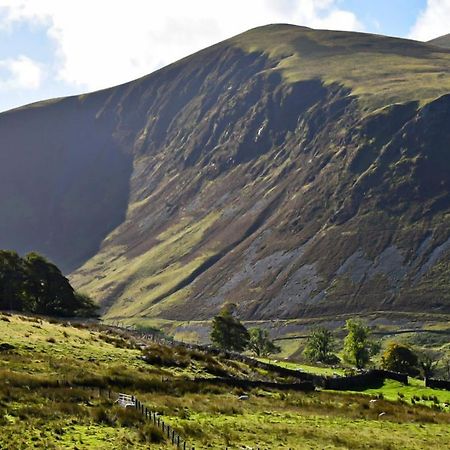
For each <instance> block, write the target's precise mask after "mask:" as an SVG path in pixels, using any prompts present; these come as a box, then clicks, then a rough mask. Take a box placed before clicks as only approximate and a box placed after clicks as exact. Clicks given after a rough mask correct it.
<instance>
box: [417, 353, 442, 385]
mask: <svg viewBox="0 0 450 450" xmlns="http://www.w3.org/2000/svg"><path fill="white" fill-rule="evenodd" d="M418 359H419V365H420V368H421V370H422V375H423V376H424V378H431V377H432V376H433V375H434V372H435V371H436V367H437V365H438V363H439V359H440V357H439V355H438V354H437V353H435V352H431V351H428V350H427V351H422V352H420V353H419V358H418Z"/></svg>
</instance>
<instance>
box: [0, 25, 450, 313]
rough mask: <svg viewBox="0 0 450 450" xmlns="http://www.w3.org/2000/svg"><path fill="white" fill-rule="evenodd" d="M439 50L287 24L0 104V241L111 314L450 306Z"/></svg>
mask: <svg viewBox="0 0 450 450" xmlns="http://www.w3.org/2000/svg"><path fill="white" fill-rule="evenodd" d="M449 69H450V51H449V50H445V49H437V48H436V47H435V46H430V45H428V44H423V43H419V42H414V41H407V40H402V39H394V38H387V37H382V36H375V35H367V34H359V33H346V32H331V31H316V30H311V29H308V28H302V27H295V26H289V25H272V26H267V27H262V28H258V29H254V30H251V31H249V32H247V33H244V34H242V35H239V36H237V37H235V38H232V39H230V40H228V41H224V42H222V43H219V44H217V45H215V46H213V47H210V48H208V49H206V50H203V51H201V52H199V53H197V54H195V55H192V56H190V57H188V58H185V59H184V60H181V61H179V62H177V63H175V64H173V65H171V66H168V67H166V68H164V69H162V70H160V71H158V72H155V73H153V74H151V75H149V76H147V77H144V78H142V79H139V80H136V81H134V82H131V83H128V84H126V85H123V86H119V87H117V88H112V89H109V90H105V91H101V92H98V93H94V94H88V95H86V96H82V97H78V98H69V99H61V100H58V101H56V102H53V103H42V104H38V105H32V106H30V107H25V108H22V109H19V110H14V111H11V112H9V113H5V114H3V115H1V116H0V142H1V144H0V155H1V158H2V164H0V183H1V190H0V213H1V217H2V220H1V222H0V226H1V230H0V246H2V247H14V248H16V249H19V250H20V251H24V250H28V249H30V248H33V249H36V250H38V251H42V252H44V253H46V254H47V255H49V256H50V257H51V258H54V259H55V260H56V262H57V263H59V264H60V265H62V266H63V267H65V268H66V270H68V271H71V270H73V269H75V268H76V270H75V271H74V272H73V273H72V275H71V279H72V281H73V283H74V284H75V285H76V287H77V288H79V289H81V290H85V291H88V292H90V293H91V294H93V295H94V296H95V297H96V298H97V299H98V300H99V301H100V302H101V304H102V306H103V308H104V312H105V316H106V317H107V318H109V319H117V318H123V317H128V318H133V320H136V321H138V320H140V319H141V318H143V317H159V318H163V319H170V320H172V319H178V320H189V319H207V318H209V317H211V316H212V315H213V314H215V313H216V312H217V311H218V309H219V308H220V306H221V305H222V304H223V303H224V302H225V301H229V300H232V301H235V302H236V303H237V304H238V305H239V308H240V313H241V314H242V315H243V316H244V317H245V318H252V319H272V318H286V319H287V318H297V317H302V316H305V315H306V316H308V315H309V316H311V315H319V314H320V315H321V314H334V313H335V312H336V311H339V312H355V311H357V312H361V311H371V310H399V311H417V310H424V311H428V312H440V313H450V293H449V292H450V290H449V284H450V283H449V281H448V280H449V269H448V261H449V252H448V251H449V250H450V233H449V221H450V215H449V207H450V197H449V189H450V171H449V161H450V154H449V152H450V148H449V143H450V131H449V130H448V127H447V124H448V122H449V119H450V71H449Z"/></svg>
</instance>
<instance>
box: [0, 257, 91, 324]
mask: <svg viewBox="0 0 450 450" xmlns="http://www.w3.org/2000/svg"><path fill="white" fill-rule="evenodd" d="M0 309H4V310H15V311H24V312H30V313H36V314H45V315H50V316H63V317H68V316H79V315H82V316H84V317H92V316H95V315H96V310H97V307H96V306H95V304H94V302H93V301H92V300H91V299H90V298H89V297H88V296H87V295H85V294H77V293H76V292H75V291H74V289H73V288H72V286H71V285H70V283H69V280H68V279H67V278H66V277H65V276H64V275H63V274H62V273H61V271H60V270H59V269H58V267H56V266H55V265H54V264H52V263H51V262H50V261H48V260H47V259H45V258H44V257H43V256H41V255H39V254H37V253H34V252H33V253H29V254H28V255H27V256H26V257H25V258H21V257H20V256H19V255H18V254H17V253H16V252H12V251H6V250H0Z"/></svg>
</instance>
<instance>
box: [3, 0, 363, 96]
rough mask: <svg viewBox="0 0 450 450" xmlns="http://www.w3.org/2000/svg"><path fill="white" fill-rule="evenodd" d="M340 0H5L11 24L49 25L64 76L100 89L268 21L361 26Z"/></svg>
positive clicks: (49, 33)
mask: <svg viewBox="0 0 450 450" xmlns="http://www.w3.org/2000/svg"><path fill="white" fill-rule="evenodd" d="M337 3H338V2H337V1H336V0H227V1H225V0H223V1H220V2H219V1H211V0H190V1H186V0H163V1H162V0H151V1H149V0H127V1H124V0H115V1H107V0H77V1H75V0H66V1H61V0H39V1H35V0H0V8H1V7H3V8H5V9H4V11H5V12H6V16H5V17H6V19H5V21H6V23H7V24H11V23H15V22H20V21H27V22H31V23H33V22H34V23H39V24H41V25H42V24H44V25H45V26H47V30H48V31H47V33H48V36H49V37H50V38H51V39H53V40H54V42H55V43H56V48H57V73H58V77H59V79H60V80H62V81H65V82H67V83H70V84H72V85H77V86H79V87H82V88H88V89H98V88H102V87H106V86H109V85H114V84H118V83H121V82H125V81H129V80H131V79H133V78H136V77H139V76H142V75H145V74H147V73H149V72H151V71H153V70H155V69H157V68H159V67H161V66H163V65H166V64H168V63H171V62H173V61H175V60H177V59H179V58H181V57H183V56H186V55H188V54H190V53H192V52H194V51H197V50H199V49H201V48H203V47H206V46H208V45H212V44H214V43H215V42H217V41H220V40H222V39H225V38H227V37H230V36H232V35H234V34H238V33H240V32H243V31H245V30H247V29H249V28H252V27H255V26H259V25H264V24H268V23H277V22H285V23H286V22H287V23H295V24H298V25H305V26H311V27H315V28H330V29H345V30H361V29H362V26H361V24H360V23H359V22H358V20H357V18H356V16H355V15H354V14H353V13H351V12H349V11H344V10H342V9H340V8H339V7H338V6H337Z"/></svg>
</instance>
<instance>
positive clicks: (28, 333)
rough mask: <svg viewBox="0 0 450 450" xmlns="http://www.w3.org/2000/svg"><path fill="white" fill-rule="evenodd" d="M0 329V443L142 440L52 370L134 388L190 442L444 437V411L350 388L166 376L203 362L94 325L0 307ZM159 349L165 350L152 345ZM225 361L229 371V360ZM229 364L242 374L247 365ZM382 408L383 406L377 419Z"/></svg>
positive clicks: (195, 372)
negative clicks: (196, 382) (272, 387)
mask: <svg viewBox="0 0 450 450" xmlns="http://www.w3.org/2000/svg"><path fill="white" fill-rule="evenodd" d="M0 335H1V336H2V339H1V341H2V343H5V342H8V343H10V344H12V345H14V346H15V349H14V350H13V351H10V352H2V353H0V371H1V376H2V379H3V380H4V383H3V384H2V387H1V389H0V409H1V410H2V419H1V424H0V427H1V433H0V447H2V446H3V447H4V446H5V445H6V446H7V448H9V449H15V448H50V449H53V448H55V449H56V448H102V449H110V448H111V449H112V448H116V449H117V448H118V449H121V448H148V443H145V442H144V441H142V438H141V437H140V436H141V435H142V430H143V427H142V424H140V423H138V422H137V421H136V418H135V417H132V416H129V415H127V414H124V412H123V411H122V410H120V409H118V408H114V407H113V406H112V404H111V402H110V401H108V399H105V398H103V397H101V398H98V397H97V396H92V395H90V394H89V391H85V390H81V389H78V388H76V387H74V388H73V389H65V388H57V387H55V386H54V385H52V384H51V383H52V380H55V379H56V378H58V379H68V380H72V381H75V380H84V383H85V384H89V383H91V384H98V383H100V382H101V384H102V385H103V386H104V387H108V386H109V387H112V388H113V389H115V390H122V391H126V392H130V393H135V394H137V395H138V396H139V398H140V399H141V400H144V402H145V404H146V405H147V406H149V407H151V408H153V409H155V410H157V411H159V412H160V413H161V414H163V415H164V419H165V421H166V422H168V423H170V424H172V425H174V427H175V428H176V429H177V430H178V431H179V432H180V433H181V434H182V435H184V436H186V437H187V438H188V439H189V440H190V442H192V443H193V444H194V445H195V448H198V449H202V448H211V447H212V448H222V447H224V446H228V447H239V446H244V445H247V446H251V447H254V446H255V445H258V446H259V447H260V448H271V449H277V448H292V449H302V448H313V449H314V448H317V449H319V448H374V449H375V448H376V449H380V448H386V449H387V448H405V449H409V448H410V449H413V448H426V447H427V446H430V445H434V446H435V447H437V448H444V447H445V445H446V443H448V440H449V439H450V429H449V426H448V424H449V423H450V415H449V414H447V413H443V412H439V411H436V410H432V409H430V408H424V407H419V406H416V407H412V406H408V405H405V404H400V403H395V402H387V401H384V400H379V401H378V402H377V403H376V404H375V405H372V406H371V405H369V403H368V401H367V398H366V397H365V396H361V395H359V394H351V393H348V394H330V393H326V392H316V393H311V394H302V393H293V392H287V393H278V392H268V391H264V390H261V389H257V390H253V391H252V392H251V393H250V399H249V400H248V401H246V402H242V401H239V400H238V398H237V396H238V394H239V393H240V392H242V391H240V390H234V389H230V388H220V387H214V386H210V387H205V388H204V389H203V390H201V389H200V391H199V389H195V390H192V389H190V388H188V387H187V385H186V386H184V385H182V384H172V383H174V382H175V381H176V380H177V379H178V380H181V379H182V378H180V377H185V376H208V374H207V373H205V368H206V366H205V361H200V360H193V359H192V356H193V355H188V357H189V358H188V362H189V363H188V365H187V366H186V367H184V368H180V367H174V366H171V365H165V366H164V367H161V366H158V365H153V366H152V365H149V364H146V363H144V362H143V361H142V360H140V359H138V358H137V356H138V355H139V354H140V351H139V350H136V349H134V348H126V347H127V346H129V347H133V345H131V343H132V342H131V341H128V340H127V339H125V340H123V339H122V338H118V337H114V336H113V335H111V334H108V335H106V334H105V332H101V331H98V330H95V329H79V328H74V327H71V326H61V325H58V324H52V323H49V322H47V321H45V320H36V319H28V318H25V317H19V316H1V315H0ZM161 351H163V353H164V354H167V352H168V350H164V349H163V347H159V346H158V347H153V352H157V353H158V352H161ZM178 357H179V358H186V355H181V354H179V355H178ZM226 365H227V366H228V367H229V368H230V370H231V367H232V366H233V364H232V363H231V364H230V363H226ZM232 370H233V371H234V372H235V374H237V375H239V372H240V373H241V375H240V376H243V375H244V373H245V372H246V371H248V370H249V369H248V368H247V369H246V368H245V367H243V366H240V367H237V366H236V367H234V368H233V369H232ZM236 371H237V372H236ZM255 375H257V374H255V373H253V375H252V376H255ZM162 376H163V377H164V378H165V381H164V382H163V383H161V377H162ZM89 380H90V381H89ZM126 384H127V385H128V386H126ZM30 386H31V387H32V389H30ZM183 386H184V387H183ZM393 389H394V388H393ZM381 411H385V412H387V415H386V416H385V417H384V419H383V420H382V421H380V420H378V419H377V418H378V414H379V413H380V412H381ZM151 448H166V447H165V446H164V445H152V446H151Z"/></svg>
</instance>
